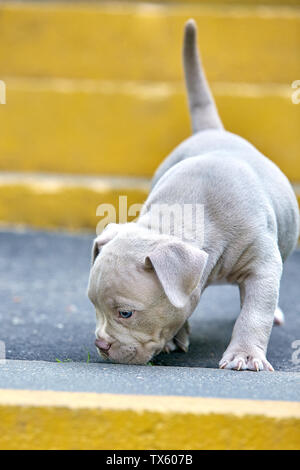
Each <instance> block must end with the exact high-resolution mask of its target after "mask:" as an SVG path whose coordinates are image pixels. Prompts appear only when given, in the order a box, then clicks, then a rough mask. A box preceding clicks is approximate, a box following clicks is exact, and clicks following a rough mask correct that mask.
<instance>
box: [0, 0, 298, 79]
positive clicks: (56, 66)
mask: <svg viewBox="0 0 300 470" xmlns="http://www.w3.org/2000/svg"><path fill="white" fill-rule="evenodd" d="M257 3H258V2H255V4H254V5H253V4H251V5H250V4H249V5H247V4H246V5H240V4H236V2H235V4H234V5H229V4H227V5H223V4H213V5H209V4H202V2H201V3H200V4H198V3H195V4H193V5H190V4H188V3H177V4H173V3H165V4H144V3H138V2H134V3H120V2H116V3H114V2H109V3H102V2H101V3H95V2H91V3H87V4H86V3H85V4H84V3H80V2H79V3H77V2H70V3H62V4H59V3H57V2H55V3H52V2H37V3H28V4H27V3H25V4H24V3H15V4H11V3H4V4H3V3H1V5H0V13H1V14H0V30H1V43H0V57H1V74H2V75H6V76H8V75H12V76H27V77H28V76H29V77H32V76H33V77H48V76H51V77H61V78H71V77H75V78H94V79H102V80H120V79H122V80H152V81H165V80H166V81H177V80H179V79H181V77H182V72H181V45H182V30H183V25H184V22H185V21H186V20H187V19H188V18H190V17H194V18H195V20H196V21H197V23H198V27H199V28H198V29H199V44H200V46H201V50H202V55H203V60H204V64H205V67H206V71H207V75H208V77H209V79H210V80H211V81H225V82H228V81H229V82H230V81H234V82H254V83H259V82H260V83H261V82H262V83H269V82H272V83H273V82H276V83H291V82H292V81H293V80H296V79H297V78H298V77H299V76H300V63H299V60H298V59H299V48H300V35H299V30H300V9H299V6H297V5H296V6H286V5H285V4H284V5H283V3H284V2H280V4H279V5H277V6H276V5H272V6H270V5H269V6H265V5H264V6H261V5H259V4H257ZM297 3H298V2H297Z"/></svg>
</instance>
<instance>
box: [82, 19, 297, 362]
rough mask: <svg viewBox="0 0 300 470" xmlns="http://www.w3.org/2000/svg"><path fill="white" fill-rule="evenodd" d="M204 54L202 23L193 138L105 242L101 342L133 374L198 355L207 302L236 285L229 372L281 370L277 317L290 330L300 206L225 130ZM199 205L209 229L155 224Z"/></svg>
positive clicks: (98, 279)
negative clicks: (288, 300)
mask: <svg viewBox="0 0 300 470" xmlns="http://www.w3.org/2000/svg"><path fill="white" fill-rule="evenodd" d="M196 44H197V41H196V26H195V23H194V21H193V20H190V21H188V22H187V24H186V27H185V37H184V48H183V49H184V50H183V58H184V70H185V78H186V86H187V92H188V100H189V108H190V114H191V120H192V127H193V136H192V137H190V138H188V139H187V140H185V141H184V142H183V143H181V145H179V146H178V147H177V148H176V149H175V150H174V151H173V152H172V153H171V154H170V155H169V157H168V158H167V159H166V160H165V161H164V162H163V163H162V165H161V166H160V167H159V168H158V170H157V172H156V174H155V176H154V180H153V186H152V190H151V192H150V194H149V197H148V199H147V200H146V202H145V205H144V207H143V209H142V211H141V213H140V216H139V218H138V219H137V220H136V221H135V222H133V223H127V224H121V225H117V224H109V225H108V226H107V227H106V229H105V230H104V231H103V232H102V233H101V235H100V236H98V237H97V238H96V240H95V242H94V246H93V255H92V267H91V272H90V279H89V288H88V295H89V298H90V300H91V301H92V302H93V304H94V306H95V309H96V317H97V327H96V342H95V343H96V346H97V347H98V349H99V351H100V353H101V354H102V356H103V357H105V358H109V359H110V360H112V361H115V362H120V363H127V364H144V363H147V362H148V361H149V360H150V359H151V358H152V357H153V356H154V355H156V354H158V353H159V352H161V351H162V350H169V351H170V350H173V349H175V348H176V347H178V348H181V349H183V350H184V351H187V349H188V346H189V336H188V323H187V322H188V318H189V317H190V316H191V314H192V313H193V311H194V309H195V307H196V306H197V304H198V302H199V300H200V297H201V294H202V292H203V291H204V289H205V288H206V287H207V286H209V285H211V284H215V283H230V284H236V285H238V287H239V290H240V299H241V311H240V314H239V316H238V318H237V321H236V323H235V326H234V329H233V333H232V338H231V341H230V343H229V346H228V347H227V349H226V351H225V352H224V354H223V357H222V358H221V360H220V363H219V366H220V368H226V369H238V370H241V369H250V370H257V371H258V370H269V371H272V370H273V368H272V366H271V364H270V363H269V362H268V361H267V359H266V351H267V345H268V340H269V337H270V333H271V329H272V325H273V320H274V315H275V320H277V322H281V321H282V312H281V311H280V310H279V308H278V294H279V285H280V278H281V273H282V265H283V262H284V261H285V259H286V258H287V256H288V255H289V254H290V253H291V251H292V250H293V248H294V247H295V245H296V243H297V239H298V234H299V209H298V204H297V200H296V197H295V195H294V193H293V190H292V188H291V186H290V184H289V182H288V180H287V178H286V177H285V176H284V175H283V173H282V172H281V171H280V170H279V168H277V166H276V165H275V164H274V163H272V162H271V161H270V160H268V159H267V158H266V157H265V156H263V155H262V154H261V153H260V152H259V151H258V150H256V149H255V148H254V147H253V146H252V145H251V144H250V143H248V142H247V141H245V140H244V139H243V138H241V137H238V136H237V135H234V134H232V133H230V132H227V131H225V130H224V128H223V125H222V122H221V120H220V117H219V115H218V112H217V109H216V106H215V103H214V100H213V98H212V95H211V93H210V90H209V87H208V85H207V82H206V78H205V75H204V72H203V70H202V67H201V63H200V59H199V55H198V51H197V45H196ZM190 206H192V207H198V206H200V207H203V208H204V217H203V218H202V219H201V218H200V222H199V220H198V221H197V220H196V218H195V214H194V213H191V212H188V214H187V216H185V217H184V218H178V217H174V218H173V219H174V220H173V222H172V223H169V224H164V222H165V217H166V215H165V214H166V213H165V212H163V211H162V212H161V213H159V214H160V215H159V218H157V217H156V218H155V217H153V211H152V209H153V208H154V207H177V208H178V207H179V208H183V209H184V208H185V207H190ZM184 215H186V214H184ZM179 219H180V220H179ZM153 220H154V222H153ZM169 220H170V217H169ZM195 220H196V223H195Z"/></svg>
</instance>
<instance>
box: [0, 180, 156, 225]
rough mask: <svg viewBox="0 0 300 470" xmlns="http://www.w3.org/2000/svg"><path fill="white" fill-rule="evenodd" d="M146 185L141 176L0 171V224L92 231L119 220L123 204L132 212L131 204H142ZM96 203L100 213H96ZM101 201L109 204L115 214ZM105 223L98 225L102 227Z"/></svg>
mask: <svg viewBox="0 0 300 470" xmlns="http://www.w3.org/2000/svg"><path fill="white" fill-rule="evenodd" d="M149 187H150V182H149V181H148V180H146V179H143V178H125V177H122V178H120V177H119V178H117V177H103V176H102V177H100V176H98V177H92V176H76V175H58V174H32V173H26V174H25V173H9V172H3V173H0V224H2V225H3V224H4V225H7V224H9V225H10V224H13V225H30V226H33V227H44V228H50V229H54V228H59V227H60V228H63V229H68V230H79V229H88V230H92V231H94V233H95V230H96V227H97V226H98V224H99V223H102V224H103V222H104V221H105V220H106V223H108V222H118V221H119V207H122V208H123V207H125V206H124V205H125V204H126V208H127V209H128V210H129V209H130V208H131V211H132V210H134V209H135V207H134V206H133V204H142V203H143V202H144V201H145V199H146V197H147V193H148V190H149ZM120 196H121V197H122V198H121V199H120ZM124 196H125V198H126V201H125V200H124ZM100 204H102V206H101V207H102V212H97V208H98V206H99V205H100ZM103 204H111V205H113V208H115V213H114V210H113V209H107V206H106V209H105V206H103ZM104 209H105V211H104ZM106 210H108V211H109V212H106ZM125 212H128V211H125ZM97 214H98V215H97ZM134 217H135V213H134V212H132V215H131V216H130V212H129V216H128V221H131V220H133V219H134ZM101 221H102V222H101ZM106 223H105V224H104V225H101V227H102V229H103V228H104V226H105V225H106ZM100 231H101V229H99V232H100Z"/></svg>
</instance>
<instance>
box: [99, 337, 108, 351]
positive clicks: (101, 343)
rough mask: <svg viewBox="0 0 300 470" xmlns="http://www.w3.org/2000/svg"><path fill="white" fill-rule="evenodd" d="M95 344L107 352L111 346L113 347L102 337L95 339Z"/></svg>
mask: <svg viewBox="0 0 300 470" xmlns="http://www.w3.org/2000/svg"><path fill="white" fill-rule="evenodd" d="M95 345H96V346H97V348H99V349H101V351H105V352H107V351H108V350H109V348H110V347H111V344H110V343H107V341H104V339H102V338H97V339H96V340H95Z"/></svg>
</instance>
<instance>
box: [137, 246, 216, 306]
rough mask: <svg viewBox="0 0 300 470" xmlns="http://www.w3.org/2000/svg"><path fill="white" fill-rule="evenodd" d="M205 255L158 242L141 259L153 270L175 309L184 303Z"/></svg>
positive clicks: (201, 266) (201, 270) (190, 291)
mask: <svg viewBox="0 0 300 470" xmlns="http://www.w3.org/2000/svg"><path fill="white" fill-rule="evenodd" d="M207 258H208V255H207V253H205V251H203V250H200V249H199V248H196V247H194V246H192V245H189V244H187V243H184V242H181V241H171V242H169V243H162V244H161V245H159V246H158V247H157V248H155V250H154V251H153V252H152V253H150V254H149V255H148V256H147V257H146V259H145V266H146V267H147V268H150V267H153V269H154V270H155V272H156V275H157V277H158V279H159V281H160V283H161V285H162V287H163V289H164V291H165V294H166V296H167V297H168V299H169V300H170V302H171V303H172V304H173V305H174V306H175V307H177V308H182V307H184V305H185V304H186V303H187V301H188V299H189V295H190V294H191V293H192V292H193V290H194V289H195V288H196V287H197V285H198V283H199V281H200V279H201V275H202V273H203V271H204V268H205V265H206V262H207Z"/></svg>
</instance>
